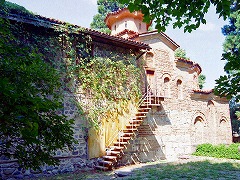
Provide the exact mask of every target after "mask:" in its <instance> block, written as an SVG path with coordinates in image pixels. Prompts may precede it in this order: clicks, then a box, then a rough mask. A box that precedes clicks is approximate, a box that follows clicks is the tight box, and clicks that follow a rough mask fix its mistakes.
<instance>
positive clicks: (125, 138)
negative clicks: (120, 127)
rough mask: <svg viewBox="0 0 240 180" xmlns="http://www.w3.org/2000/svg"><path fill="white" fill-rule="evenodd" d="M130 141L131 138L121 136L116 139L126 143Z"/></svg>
mask: <svg viewBox="0 0 240 180" xmlns="http://www.w3.org/2000/svg"><path fill="white" fill-rule="evenodd" d="M130 139H131V137H129V136H127V137H126V136H121V137H120V138H118V139H117V141H128V140H130Z"/></svg>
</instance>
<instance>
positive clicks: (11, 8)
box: [0, 1, 34, 17]
mask: <svg viewBox="0 0 240 180" xmlns="http://www.w3.org/2000/svg"><path fill="white" fill-rule="evenodd" d="M2 4H3V7H2V9H0V13H4V14H8V13H12V14H19V15H22V16H27V17H34V14H33V13H32V12H31V11H28V10H27V9H25V8H24V7H22V6H19V5H18V4H15V3H11V2H8V1H4V2H2Z"/></svg>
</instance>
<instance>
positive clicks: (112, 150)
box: [95, 91, 164, 171]
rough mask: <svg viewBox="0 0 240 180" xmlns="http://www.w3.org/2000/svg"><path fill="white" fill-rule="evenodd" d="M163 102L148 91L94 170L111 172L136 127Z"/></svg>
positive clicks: (132, 136)
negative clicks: (152, 109) (154, 107)
mask: <svg viewBox="0 0 240 180" xmlns="http://www.w3.org/2000/svg"><path fill="white" fill-rule="evenodd" d="M163 100H164V98H163V97H156V96H153V95H152V93H151V91H148V92H147V93H146V94H145V95H144V96H143V98H142V100H141V101H140V103H139V106H138V109H137V112H136V114H135V117H134V118H133V119H131V120H130V121H129V124H127V125H126V127H125V129H122V130H121V131H119V132H118V134H117V135H118V138H117V140H116V141H114V142H112V144H111V146H109V147H108V149H107V151H106V155H105V156H102V160H101V161H99V162H98V165H97V166H96V167H95V168H96V169H98V170H101V171H108V170H112V168H113V167H114V166H115V165H116V164H117V162H118V160H119V159H120V158H121V157H122V156H123V155H124V152H123V151H124V149H126V148H127V145H128V144H129V141H130V140H131V139H133V138H134V136H135V133H136V132H137V131H138V127H139V126H140V125H141V123H142V122H143V120H144V119H145V118H146V117H147V114H148V112H149V111H150V110H151V108H152V107H153V106H159V104H160V102H161V101H163Z"/></svg>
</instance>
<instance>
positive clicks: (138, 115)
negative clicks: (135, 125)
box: [136, 114, 147, 118]
mask: <svg viewBox="0 0 240 180" xmlns="http://www.w3.org/2000/svg"><path fill="white" fill-rule="evenodd" d="M136 117H137V118H145V117H147V116H143V115H141V114H136Z"/></svg>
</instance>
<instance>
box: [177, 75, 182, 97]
mask: <svg viewBox="0 0 240 180" xmlns="http://www.w3.org/2000/svg"><path fill="white" fill-rule="evenodd" d="M177 98H178V99H182V98H183V89H182V81H181V80H180V79H178V80H177Z"/></svg>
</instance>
